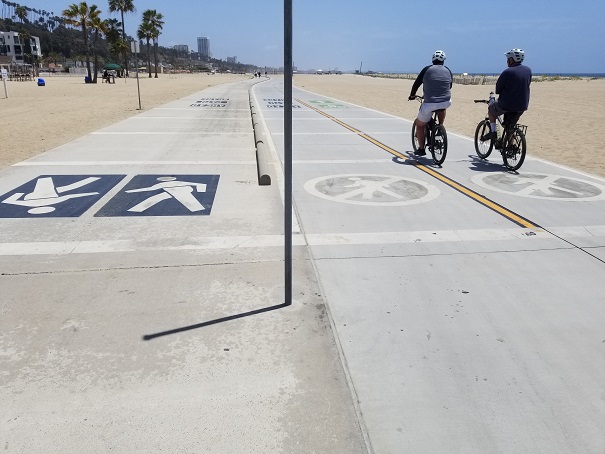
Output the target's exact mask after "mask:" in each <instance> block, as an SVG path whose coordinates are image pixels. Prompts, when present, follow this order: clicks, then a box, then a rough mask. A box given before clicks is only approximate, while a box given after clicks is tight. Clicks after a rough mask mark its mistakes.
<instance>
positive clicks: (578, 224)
mask: <svg viewBox="0 0 605 454" xmlns="http://www.w3.org/2000/svg"><path fill="white" fill-rule="evenodd" d="M254 92H255V95H256V97H257V99H258V101H259V103H258V104H259V106H260V107H261V108H262V115H263V118H264V121H265V123H266V125H267V128H268V130H269V132H270V136H271V137H272V139H273V143H274V146H275V149H276V152H277V153H278V154H279V155H280V156H283V150H282V145H281V144H282V143H283V140H282V137H283V112H282V110H283V109H280V106H279V104H275V103H276V102H277V103H279V99H280V93H282V92H283V86H282V85H281V81H280V80H278V79H272V80H271V81H269V82H266V83H264V84H261V85H258V86H256V87H255V89H254ZM394 102H395V101H394ZM401 102H405V100H402V101H401ZM282 103H283V99H282ZM482 115H483V113H482V112H478V118H477V121H479V120H480V119H481V117H482ZM410 134H411V122H409V121H407V120H404V119H398V118H395V117H392V116H389V115H386V114H383V113H380V112H376V111H373V110H370V109H365V108H361V107H359V106H355V105H351V104H349V103H346V102H342V101H339V100H334V99H330V98H326V97H324V96H321V95H317V94H313V93H309V92H306V91H303V90H299V89H295V90H294V106H293V161H294V167H293V193H294V203H295V208H296V213H297V215H298V222H299V224H300V227H301V230H302V232H303V233H304V237H305V240H306V243H307V244H308V245H309V249H310V253H311V256H312V258H313V260H314V264H315V267H316V269H317V272H318V276H319V280H320V285H321V286H322V288H323V294H324V295H325V297H326V301H327V303H328V307H329V310H330V314H331V316H332V321H333V325H334V329H335V331H336V333H337V336H338V339H339V342H340V346H341V349H342V352H343V357H344V361H345V364H346V365H347V368H348V372H349V374H350V377H351V382H352V385H353V387H354V390H355V392H356V395H357V397H358V399H359V406H360V414H361V415H362V419H363V422H364V424H365V427H366V429H367V432H368V437H369V440H370V442H371V445H372V448H373V450H374V452H381V453H391V452H392V453H396V452H402V451H410V452H575V451H581V452H600V451H601V450H602V449H603V447H604V446H605V436H604V435H603V432H602V430H601V427H603V424H604V423H605V401H604V400H603V399H602V398H601V397H602V394H603V389H602V383H603V382H604V381H605V376H604V375H605V373H604V372H603V370H605V368H604V366H605V359H604V357H603V355H602V352H603V342H604V339H605V338H604V336H603V331H602V326H603V322H604V321H605V308H604V307H603V305H602V304H601V303H602V299H603V297H602V295H603V294H605V284H604V283H603V282H604V280H603V273H604V271H605V268H604V266H605V265H604V263H603V261H602V260H603V258H605V254H604V249H603V246H604V243H605V230H604V229H603V226H604V225H605V209H604V208H605V201H604V200H603V198H602V196H603V194H604V193H605V191H604V190H603V188H605V185H604V182H603V180H602V179H600V178H597V177H594V176H589V175H585V174H582V173H579V172H576V171H574V170H572V169H566V168H563V167H561V166H557V165H554V164H551V163H548V162H545V161H542V160H536V159H532V158H531V139H530V140H529V152H530V157H528V159H527V160H526V162H525V164H524V165H523V167H522V168H521V169H520V171H519V172H518V173H517V174H514V173H510V172H504V171H503V170H504V168H503V167H502V166H501V165H500V163H499V161H498V159H496V157H495V156H494V157H491V158H490V159H489V161H488V162H487V163H485V162H480V161H479V160H478V158H475V157H474V147H473V143H472V141H471V140H469V139H468V138H465V137H461V136H456V135H454V134H450V136H449V149H448V156H447V159H446V161H445V163H444V166H443V168H436V167H434V166H433V165H432V164H431V161H430V160H428V159H416V158H411V156H410V155H411V141H410ZM528 134H529V137H530V138H531V127H530V128H529V133H528Z"/></svg>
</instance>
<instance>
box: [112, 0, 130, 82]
mask: <svg viewBox="0 0 605 454" xmlns="http://www.w3.org/2000/svg"><path fill="white" fill-rule="evenodd" d="M108 2H109V12H110V13H115V12H116V11H119V12H120V14H121V15H122V40H124V42H126V26H125V24H124V13H133V12H134V11H136V9H135V7H134V3H133V1H132V0H108ZM124 63H125V65H124V68H125V70H126V73H127V74H128V50H127V51H126V52H125V53H124Z"/></svg>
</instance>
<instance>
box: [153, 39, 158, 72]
mask: <svg viewBox="0 0 605 454" xmlns="http://www.w3.org/2000/svg"><path fill="white" fill-rule="evenodd" d="M153 60H154V64H155V78H156V79H157V78H158V41H157V39H154V40H153Z"/></svg>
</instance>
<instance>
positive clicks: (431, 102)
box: [408, 50, 453, 156]
mask: <svg viewBox="0 0 605 454" xmlns="http://www.w3.org/2000/svg"><path fill="white" fill-rule="evenodd" d="M444 61H445V52H443V51H442V50H436V51H435V53H433V58H432V62H433V64H432V65H429V66H425V67H424V68H422V71H420V74H418V77H417V78H416V80H415V81H414V84H413V85H412V90H411V91H410V96H409V97H408V100H410V101H411V100H413V99H415V97H416V92H417V91H418V89H419V88H420V85H423V88H422V91H423V93H424V102H423V103H422V104H421V106H420V110H419V111H418V117H417V118H416V138H417V139H418V149H417V150H416V152H415V153H414V154H415V155H417V156H424V155H426V151H424V139H425V138H424V125H426V124H427V123H428V122H429V120H430V119H431V115H432V114H433V112H434V111H435V110H437V111H438V113H437V116H438V118H439V123H440V124H443V122H444V121H445V109H447V108H448V107H449V106H451V105H452V103H451V98H452V93H451V88H452V83H453V77H452V72H451V71H450V69H449V68H448V67H447V66H445V65H444V64H443V62H444Z"/></svg>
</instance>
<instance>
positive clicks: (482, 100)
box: [475, 99, 489, 104]
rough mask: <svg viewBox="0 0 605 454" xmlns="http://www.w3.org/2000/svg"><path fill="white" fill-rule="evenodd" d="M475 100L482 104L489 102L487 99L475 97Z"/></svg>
mask: <svg viewBox="0 0 605 454" xmlns="http://www.w3.org/2000/svg"><path fill="white" fill-rule="evenodd" d="M475 102H476V103H479V102H481V103H483V104H489V101H488V100H487V99H475Z"/></svg>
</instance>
